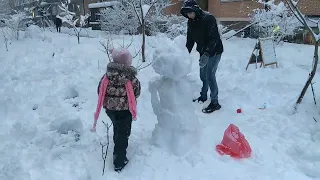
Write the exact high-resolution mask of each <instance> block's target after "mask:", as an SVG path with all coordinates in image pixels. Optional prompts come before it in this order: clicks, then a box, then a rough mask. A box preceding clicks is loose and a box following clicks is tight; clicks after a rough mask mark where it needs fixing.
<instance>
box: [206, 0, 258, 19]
mask: <svg viewBox="0 0 320 180" xmlns="http://www.w3.org/2000/svg"><path fill="white" fill-rule="evenodd" d="M256 8H263V5H261V4H259V3H257V2H253V1H251V0H249V1H248V0H243V1H238V2H221V0H208V11H209V12H211V13H212V14H213V15H214V16H216V17H217V19H218V20H220V21H248V20H249V14H250V13H252V10H253V9H256Z"/></svg>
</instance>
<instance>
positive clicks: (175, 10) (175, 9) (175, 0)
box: [164, 0, 183, 14]
mask: <svg viewBox="0 0 320 180" xmlns="http://www.w3.org/2000/svg"><path fill="white" fill-rule="evenodd" d="M171 4H172V5H171V6H169V7H167V8H166V9H164V13H165V14H179V13H180V9H181V7H182V5H183V1H181V0H171Z"/></svg>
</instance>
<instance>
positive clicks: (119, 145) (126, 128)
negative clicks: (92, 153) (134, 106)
mask: <svg viewBox="0 0 320 180" xmlns="http://www.w3.org/2000/svg"><path fill="white" fill-rule="evenodd" d="M106 113H107V115H108V116H109V118H110V119H111V121H112V123H113V142H114V149H113V155H115V157H116V159H115V160H114V161H123V160H124V159H125V158H126V154H127V147H128V140H129V136H130V134H131V124H132V115H131V113H130V111H129V110H125V111H111V110H108V109H107V110H106ZM114 163H116V162H114Z"/></svg>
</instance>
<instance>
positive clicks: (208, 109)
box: [202, 102, 221, 113]
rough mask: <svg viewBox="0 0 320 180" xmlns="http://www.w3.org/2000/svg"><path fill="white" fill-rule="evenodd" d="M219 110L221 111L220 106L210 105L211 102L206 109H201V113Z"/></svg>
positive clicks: (217, 104) (216, 104)
mask: <svg viewBox="0 0 320 180" xmlns="http://www.w3.org/2000/svg"><path fill="white" fill-rule="evenodd" d="M219 109H221V105H220V104H219V103H212V102H211V103H210V104H209V105H208V107H206V108H204V109H202V112H203V113H212V112H214V111H217V110H219Z"/></svg>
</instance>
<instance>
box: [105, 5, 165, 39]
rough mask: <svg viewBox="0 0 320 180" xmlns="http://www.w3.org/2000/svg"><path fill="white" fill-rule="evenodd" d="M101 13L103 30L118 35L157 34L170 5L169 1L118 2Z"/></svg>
mask: <svg viewBox="0 0 320 180" xmlns="http://www.w3.org/2000/svg"><path fill="white" fill-rule="evenodd" d="M116 2H119V3H114V4H113V5H112V6H110V7H108V8H106V9H104V10H102V11H101V12H100V24H101V28H102V29H103V30H105V31H110V32H111V33H115V34H118V33H119V32H122V33H123V32H128V33H129V34H136V33H141V34H143V33H145V31H148V32H147V33H146V34H148V35H151V34H155V33H154V32H153V31H159V28H158V26H159V24H161V21H160V20H161V19H162V17H163V14H162V10H163V9H164V8H166V7H167V6H168V5H169V1H167V0H126V1H124V0H118V1H116Z"/></svg>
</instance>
